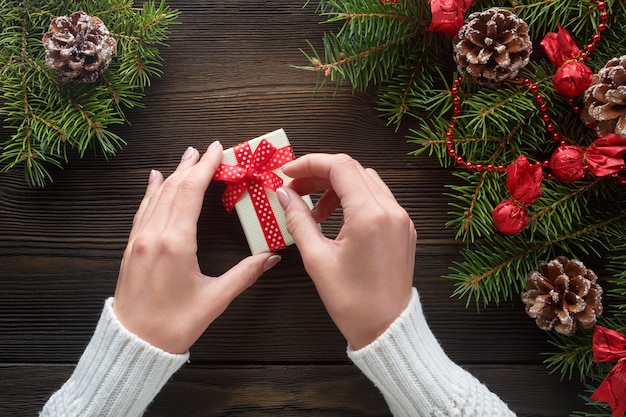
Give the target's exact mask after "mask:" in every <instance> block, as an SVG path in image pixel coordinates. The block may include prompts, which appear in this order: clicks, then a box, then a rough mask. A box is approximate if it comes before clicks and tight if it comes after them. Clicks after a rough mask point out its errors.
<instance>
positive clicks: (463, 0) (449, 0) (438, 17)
mask: <svg viewBox="0 0 626 417" xmlns="http://www.w3.org/2000/svg"><path fill="white" fill-rule="evenodd" d="M472 2H473V0H429V3H430V12H431V14H432V20H431V23H430V26H429V27H428V30H429V31H431V32H442V33H445V34H447V35H450V36H454V35H456V34H457V33H458V32H459V29H461V26H463V21H464V20H465V17H464V15H465V12H466V11H467V9H469V8H470V6H471V5H472Z"/></svg>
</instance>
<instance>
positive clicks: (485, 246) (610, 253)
mask: <svg viewBox="0 0 626 417" xmlns="http://www.w3.org/2000/svg"><path fill="white" fill-rule="evenodd" d="M457 3H458V2H457ZM496 7H497V8H500V9H505V10H509V11H511V12H513V13H514V14H515V15H516V16H517V17H519V18H520V19H522V20H523V21H524V22H526V23H527V25H528V27H529V35H530V37H531V39H532V41H533V53H532V55H531V59H530V62H529V63H528V64H527V65H526V66H525V67H524V68H523V69H522V70H521V71H520V72H519V74H517V76H514V77H512V78H511V79H510V80H508V81H505V82H501V83H499V84H498V85H485V84H480V83H478V82H476V80H474V79H473V78H472V77H471V76H470V75H467V74H465V75H464V74H459V73H458V72H457V71H458V69H457V65H456V63H455V62H454V60H453V54H454V51H453V37H452V36H449V35H447V34H444V33H440V32H435V31H431V30H429V26H430V24H431V20H432V16H431V9H430V2H429V1H428V0H397V1H391V0H380V1H379V0H320V1H319V4H318V6H317V12H318V13H319V14H320V16H322V17H323V18H324V19H325V20H324V22H325V23H327V24H329V31H328V32H327V33H326V34H325V35H324V37H323V39H322V41H323V51H320V50H316V49H315V48H314V47H313V46H312V44H309V49H307V50H305V51H303V52H304V54H305V57H306V58H307V59H308V61H309V63H310V65H309V66H302V67H300V68H303V69H306V70H311V71H315V72H316V73H318V77H319V78H318V88H328V87H329V86H332V85H335V86H339V85H341V84H342V83H344V82H346V81H347V82H349V83H350V84H351V86H352V88H353V89H354V90H355V91H362V90H365V89H366V88H368V87H370V86H372V85H376V86H377V87H378V109H379V112H380V115H381V117H383V118H385V119H386V120H387V122H388V124H389V125H391V126H399V125H400V124H401V123H407V125H408V126H409V132H410V133H409V134H408V137H407V140H408V141H409V142H411V143H413V144H415V151H414V155H416V156H417V155H425V154H427V155H432V156H433V157H435V158H437V159H438V161H439V162H440V164H441V165H442V166H443V167H450V168H451V169H453V175H454V181H451V182H452V183H453V184H451V185H449V186H448V191H447V195H448V196H449V198H450V207H451V209H450V213H449V214H450V220H449V221H448V222H447V226H448V227H451V228H453V229H454V230H455V233H456V237H457V238H458V239H461V240H463V241H464V242H466V247H465V248H464V249H463V250H462V253H461V255H462V260H461V261H459V262H458V263H456V264H454V265H453V266H452V267H451V272H450V274H448V276H447V277H448V278H451V279H453V280H454V281H455V282H456V285H455V294H456V295H457V296H460V297H463V298H464V299H465V300H466V301H467V303H468V304H476V305H477V306H482V305H485V304H488V303H498V302H501V301H503V300H510V299H519V297H520V293H521V292H522V291H523V290H524V288H525V285H526V278H527V276H528V275H529V273H531V272H533V271H537V270H538V266H539V263H540V262H541V261H549V260H551V259H554V258H555V257H556V256H560V255H565V256H567V257H569V258H576V259H586V260H587V259H588V260H591V261H592V262H594V263H597V264H598V265H597V267H598V268H600V270H599V271H597V272H598V275H599V276H600V281H601V283H602V285H603V286H605V288H606V290H605V301H604V304H605V308H604V314H603V315H602V316H601V317H600V318H599V319H598V324H601V325H603V326H606V327H609V328H611V329H614V330H617V331H619V332H625V331H626V255H624V253H626V209H625V208H626V184H625V182H626V181H624V175H608V176H593V175H586V176H585V177H583V178H582V179H579V180H577V181H574V182H563V181H558V180H556V179H553V178H552V177H551V176H550V175H549V174H550V170H549V167H547V166H544V170H545V173H546V177H545V179H544V180H543V181H542V196H541V198H539V199H538V200H537V201H536V202H535V203H533V204H532V205H530V206H529V207H528V214H529V222H528V225H527V226H526V227H525V229H524V230H523V231H522V232H521V233H517V234H505V233H501V232H499V231H498V229H496V227H495V226H494V220H493V218H492V213H493V211H494V208H495V207H496V206H497V205H498V203H499V202H501V201H502V200H503V199H505V198H507V197H508V196H509V190H508V189H507V185H506V171H505V170H504V169H502V170H501V172H498V170H494V169H492V170H487V169H485V167H487V166H490V167H498V166H501V167H506V166H508V165H510V164H511V163H512V162H513V161H515V160H516V158H518V157H519V156H520V155H524V156H525V157H526V158H528V160H529V161H530V162H531V163H543V162H544V161H547V160H549V159H550V156H551V154H552V153H553V152H554V150H555V149H556V148H557V147H558V146H559V142H560V141H561V140H563V141H565V142H567V143H568V144H572V145H578V146H580V147H586V146H588V145H590V144H591V143H592V142H593V141H594V139H596V137H595V136H594V132H593V131H592V130H591V129H590V128H589V127H588V126H586V125H585V124H584V123H583V122H582V121H581V119H580V117H579V111H580V109H581V108H582V107H583V105H584V103H583V102H582V97H581V96H577V97H575V98H573V99H568V98H567V97H564V96H562V95H559V94H557V93H556V92H555V87H554V83H553V76H554V75H555V71H556V69H557V68H556V67H555V66H554V65H553V64H552V63H551V62H550V61H549V60H548V59H547V58H546V54H545V53H544V51H543V50H542V48H541V47H540V42H541V41H542V39H543V38H544V37H545V36H546V35H547V34H548V33H549V32H556V31H557V30H558V26H559V25H561V26H562V27H563V28H565V29H566V30H568V31H569V32H570V33H571V35H572V37H573V39H574V40H575V41H576V44H577V45H578V47H579V48H580V49H581V50H583V51H587V52H588V56H587V57H585V59H584V62H585V64H586V65H588V66H589V67H590V68H591V70H592V71H593V73H597V72H598V70H600V69H601V68H602V67H604V65H605V64H606V63H607V61H609V60H610V59H612V58H615V57H621V56H623V55H626V19H624V16H626V3H625V2H623V1H621V0H605V1H602V0H593V1H592V0H554V1H549V2H546V1H539V0H516V1H493V0H484V1H480V0H476V1H474V2H473V4H472V5H471V7H470V8H469V10H468V11H467V12H466V13H465V17H467V16H468V15H470V14H471V13H473V12H478V11H484V10H488V9H491V8H496ZM589 45H590V46H589ZM459 76H462V78H459ZM456 80H459V81H456ZM524 80H526V81H527V82H524ZM529 84H530V85H533V86H535V87H536V90H534V91H533V90H532V89H530V88H528V86H529ZM455 88H456V90H458V91H456V92H454V93H453V91H454V90H455ZM455 99H456V100H458V102H460V103H455ZM542 104H543V105H545V107H544V108H543V109H542V108H541V105H542ZM455 106H458V107H459V108H460V111H459V112H458V113H457V114H455V113H454V109H455ZM547 118H549V124H550V127H549V129H548V128H547V127H548V122H547V121H546V120H547ZM453 120H455V121H454V122H453ZM555 132H556V133H558V135H559V136H556V137H555V136H554V133H555ZM555 139H557V140H555ZM451 150H453V151H454V152H453V153H452V155H451ZM455 155H458V156H462V159H461V161H462V163H461V164H459V163H457V161H456V158H455V157H454V156H455ZM465 162H471V163H470V166H471V169H467V165H466V163H465ZM477 165H480V167H481V169H476V166H477ZM622 174H623V172H622ZM592 335H593V329H591V330H584V329H579V331H578V333H577V334H576V335H575V336H572V337H566V336H562V335H558V334H554V335H553V336H551V342H552V343H553V345H554V346H555V349H556V352H554V353H552V354H550V355H549V357H548V359H547V360H546V363H547V365H548V367H549V368H550V369H551V370H552V371H555V372H561V373H562V374H563V376H564V377H575V376H577V377H579V378H580V379H582V380H583V381H584V382H585V383H587V384H589V388H590V393H591V392H593V390H594V389H595V387H597V385H598V383H599V382H600V381H601V380H602V379H603V378H604V376H605V375H606V373H607V372H608V370H609V369H611V367H612V365H613V364H612V363H609V364H606V363H604V364H596V363H594V362H593V355H592V353H591V337H592ZM589 402H590V403H592V404H594V406H595V407H597V408H598V410H597V411H595V412H596V413H600V414H589V413H586V412H582V413H576V414H575V415H576V416H591V415H602V416H607V415H611V414H610V412H611V410H610V408H608V407H607V406H606V404H601V403H597V402H595V401H592V400H589Z"/></svg>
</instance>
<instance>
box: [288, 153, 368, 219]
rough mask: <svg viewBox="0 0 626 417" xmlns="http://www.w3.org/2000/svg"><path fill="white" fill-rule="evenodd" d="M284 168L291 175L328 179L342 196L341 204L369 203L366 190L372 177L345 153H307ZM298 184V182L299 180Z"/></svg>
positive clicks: (331, 186)
mask: <svg viewBox="0 0 626 417" xmlns="http://www.w3.org/2000/svg"><path fill="white" fill-rule="evenodd" d="M283 172H284V173H285V174H286V175H288V176H290V177H292V178H296V179H297V178H314V179H316V180H315V181H318V182H319V179H322V180H324V179H325V180H327V181H329V183H330V187H327V188H332V189H334V190H335V193H336V194H337V196H338V197H339V199H340V200H341V205H342V206H343V207H344V208H346V207H348V206H355V207H358V206H360V205H363V204H366V203H367V202H368V201H369V199H370V198H371V196H369V195H368V194H367V193H364V192H363V187H364V186H366V182H367V181H368V179H369V178H370V176H369V175H367V174H366V173H365V169H364V168H363V166H361V164H359V163H358V162H357V161H356V160H354V159H352V158H351V157H350V156H348V155H345V154H336V155H328V154H308V155H305V156H302V157H300V158H298V159H296V160H294V161H291V162H290V163H288V164H286V165H285V166H284V167H283ZM296 184H297V183H296ZM367 188H368V189H369V187H367Z"/></svg>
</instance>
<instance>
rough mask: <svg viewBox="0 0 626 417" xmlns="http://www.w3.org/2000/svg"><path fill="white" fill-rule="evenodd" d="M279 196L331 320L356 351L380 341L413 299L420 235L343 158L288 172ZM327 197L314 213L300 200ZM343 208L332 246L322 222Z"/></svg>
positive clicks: (379, 187)
mask: <svg viewBox="0 0 626 417" xmlns="http://www.w3.org/2000/svg"><path fill="white" fill-rule="evenodd" d="M283 171H284V173H285V174H286V175H288V176H290V177H292V178H294V180H293V181H292V182H291V183H290V184H289V186H286V187H283V188H280V189H279V190H278V198H279V200H280V202H281V204H282V205H283V208H284V209H285V213H286V217H287V229H288V230H289V233H291V235H292V236H293V238H294V241H295V243H296V245H297V247H298V249H299V250H300V253H301V255H302V259H303V262H304V266H305V268H306V270H307V273H308V274H309V275H310V277H311V279H312V280H313V282H314V284H315V286H316V288H317V291H318V292H319V295H320V297H321V299H322V302H323V303H324V305H325V307H326V309H327V311H328V313H329V314H330V316H331V318H332V319H333V321H334V322H335V324H336V325H337V327H338V329H339V331H340V332H341V333H342V334H343V335H344V337H345V338H346V340H347V341H348V343H349V344H350V346H351V347H352V348H353V349H355V350H358V349H360V348H362V347H364V346H366V345H368V344H369V343H371V342H372V341H374V340H375V339H376V338H377V337H378V336H379V335H381V334H382V333H383V332H384V331H385V330H386V329H387V328H388V327H389V325H390V324H391V323H392V322H393V321H394V320H395V319H396V318H397V317H398V316H399V315H400V314H401V313H402V311H404V309H405V308H406V306H407V305H408V303H409V301H410V299H411V287H412V284H413V272H414V269H413V268H414V263H415V242H416V238H417V234H416V231H415V227H414V225H413V222H412V221H411V219H410V218H409V215H408V214H407V212H406V211H405V210H404V209H403V208H402V207H401V206H400V205H399V204H398V202H397V201H396V199H395V198H394V196H393V194H392V193H391V191H390V190H389V188H388V187H387V185H386V184H385V183H384V182H383V181H382V180H381V178H380V177H379V176H378V174H377V173H376V171H374V170H372V169H366V168H363V166H361V164H359V163H358V162H357V161H356V160H354V159H352V158H351V157H349V156H347V155H343V154H337V155H329V154H309V155H306V156H303V157H301V158H298V159H296V160H295V161H292V162H290V163H288V164H287V165H285V166H284V167H283ZM318 190H325V192H324V194H323V195H322V197H321V198H320V200H319V201H318V203H317V205H316V206H315V208H314V209H313V210H312V211H311V210H309V208H308V206H307V205H306V204H305V203H304V202H303V201H302V199H301V198H299V195H304V194H310V193H312V192H314V191H318ZM339 205H341V207H342V208H343V224H342V227H341V230H340V231H339V233H338V235H337V237H336V238H335V239H329V238H327V237H325V236H324V235H323V234H322V233H321V231H320V230H319V228H318V227H317V223H321V222H322V221H324V220H326V219H327V218H328V216H330V215H331V214H332V213H333V212H334V211H335V209H336V208H337V207H339Z"/></svg>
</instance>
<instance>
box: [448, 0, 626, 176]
mask: <svg viewBox="0 0 626 417" xmlns="http://www.w3.org/2000/svg"><path fill="white" fill-rule="evenodd" d="M592 2H593V3H596V8H597V10H599V11H601V13H600V23H599V24H598V26H597V29H598V33H596V34H594V35H593V36H592V37H591V41H590V42H589V43H588V44H586V45H585V50H584V51H583V52H581V53H580V59H581V60H586V59H587V58H588V56H589V53H591V52H593V51H594V50H595V48H596V45H597V44H598V42H600V41H601V39H602V36H601V33H602V32H604V31H605V30H606V28H607V25H606V21H607V20H608V19H609V13H608V12H607V11H606V2H604V1H598V0H592ZM463 80H464V77H462V76H459V77H457V78H456V79H455V80H454V82H453V84H452V88H450V97H451V100H452V105H453V107H452V114H453V115H452V117H451V118H450V124H449V125H448V129H447V131H446V133H445V138H446V139H445V145H446V150H447V154H448V156H449V157H451V158H454V160H455V162H456V164H457V165H464V166H465V168H466V169H467V170H470V171H472V170H475V171H476V172H484V171H486V172H488V173H493V172H497V173H500V174H502V173H504V172H506V168H507V166H505V165H497V166H494V165H493V164H487V165H483V164H481V163H474V162H472V161H467V160H466V159H465V158H464V157H463V156H461V155H458V154H457V151H456V149H455V147H454V141H453V139H454V130H455V128H456V126H457V124H458V119H457V117H458V116H459V115H461V113H462V108H461V98H460V97H459V91H460V90H459V89H460V86H461V83H462V82H463ZM514 82H517V83H521V84H522V85H523V86H524V87H526V88H528V91H530V93H531V94H533V95H534V99H535V104H536V105H537V109H538V110H539V113H540V114H541V119H542V120H543V121H544V123H545V129H546V131H547V132H548V133H549V134H550V135H551V138H552V140H553V141H555V142H558V143H564V142H563V141H562V137H561V135H560V133H559V132H557V131H556V128H555V126H554V124H553V123H552V119H551V117H550V114H549V112H548V106H547V105H546V104H545V100H544V97H543V96H542V95H541V93H540V92H539V86H538V84H535V83H533V82H532V80H530V79H528V78H525V79H524V80H520V79H519V78H516V79H515V80H514ZM568 104H569V105H570V106H571V107H572V111H573V112H574V113H575V114H578V113H579V112H580V108H579V107H578V106H577V105H575V102H574V99H572V98H570V99H569V100H568ZM541 165H542V166H543V167H545V168H547V167H548V166H549V162H548V161H547V160H546V161H543V162H541ZM545 177H546V178H547V179H552V175H551V174H547V175H546V176H545ZM620 182H623V183H626V177H624V176H620Z"/></svg>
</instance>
